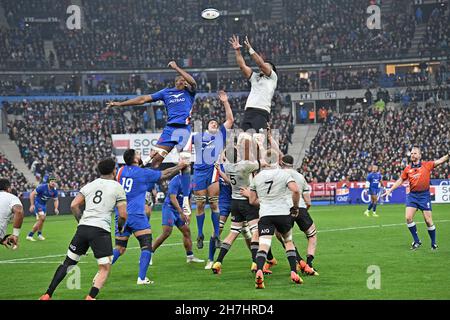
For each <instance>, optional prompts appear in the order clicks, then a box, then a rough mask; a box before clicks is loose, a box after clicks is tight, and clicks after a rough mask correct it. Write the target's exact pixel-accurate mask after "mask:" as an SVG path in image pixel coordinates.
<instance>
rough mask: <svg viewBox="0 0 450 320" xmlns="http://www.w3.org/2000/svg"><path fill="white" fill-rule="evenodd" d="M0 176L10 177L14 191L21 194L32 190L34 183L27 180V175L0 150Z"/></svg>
mask: <svg viewBox="0 0 450 320" xmlns="http://www.w3.org/2000/svg"><path fill="white" fill-rule="evenodd" d="M0 173H1V174H0V176H1V177H2V178H6V179H9V180H10V181H11V185H12V188H13V193H16V194H19V193H20V192H23V191H27V190H30V189H31V188H33V185H31V184H29V183H28V182H27V179H26V178H25V176H24V175H23V174H22V173H21V172H20V171H18V170H17V169H16V167H15V166H14V164H13V163H12V162H11V161H10V160H8V159H7V158H6V156H5V155H4V154H3V153H1V152H0Z"/></svg>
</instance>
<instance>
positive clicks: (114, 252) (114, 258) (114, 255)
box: [111, 249, 120, 264]
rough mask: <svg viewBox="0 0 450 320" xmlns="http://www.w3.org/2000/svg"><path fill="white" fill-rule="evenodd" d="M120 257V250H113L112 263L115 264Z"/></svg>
mask: <svg viewBox="0 0 450 320" xmlns="http://www.w3.org/2000/svg"><path fill="white" fill-rule="evenodd" d="M119 257H120V251H119V250H118V249H114V250H113V260H112V262H111V264H114V263H115V262H116V261H117V259H119Z"/></svg>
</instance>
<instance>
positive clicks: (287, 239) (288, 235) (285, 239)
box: [281, 229, 292, 244]
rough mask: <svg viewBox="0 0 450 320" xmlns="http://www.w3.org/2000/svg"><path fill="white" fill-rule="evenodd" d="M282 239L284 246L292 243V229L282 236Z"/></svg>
mask: <svg viewBox="0 0 450 320" xmlns="http://www.w3.org/2000/svg"><path fill="white" fill-rule="evenodd" d="M281 237H282V238H283V242H284V244H286V243H288V242H290V241H292V229H291V230H289V231H288V232H287V233H285V234H283V235H281Z"/></svg>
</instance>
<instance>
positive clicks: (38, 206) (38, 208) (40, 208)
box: [34, 202, 47, 216]
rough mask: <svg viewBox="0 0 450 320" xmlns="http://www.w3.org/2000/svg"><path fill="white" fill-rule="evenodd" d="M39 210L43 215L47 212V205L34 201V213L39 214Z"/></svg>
mask: <svg viewBox="0 0 450 320" xmlns="http://www.w3.org/2000/svg"><path fill="white" fill-rule="evenodd" d="M39 212H42V213H43V214H44V216H45V215H46V214H47V206H46V205H45V204H41V203H37V202H35V203H34V214H35V215H36V216H39Z"/></svg>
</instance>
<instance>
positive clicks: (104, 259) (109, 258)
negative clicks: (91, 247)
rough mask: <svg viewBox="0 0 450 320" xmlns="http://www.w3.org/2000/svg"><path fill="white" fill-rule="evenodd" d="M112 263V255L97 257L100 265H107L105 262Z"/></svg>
mask: <svg viewBox="0 0 450 320" xmlns="http://www.w3.org/2000/svg"><path fill="white" fill-rule="evenodd" d="M111 263H112V256H107V257H103V258H98V259H97V264H98V265H105V264H111Z"/></svg>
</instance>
